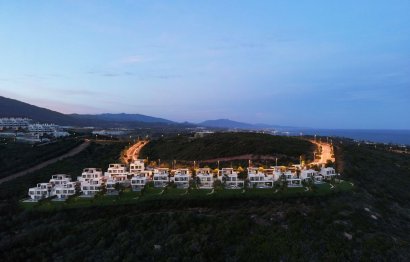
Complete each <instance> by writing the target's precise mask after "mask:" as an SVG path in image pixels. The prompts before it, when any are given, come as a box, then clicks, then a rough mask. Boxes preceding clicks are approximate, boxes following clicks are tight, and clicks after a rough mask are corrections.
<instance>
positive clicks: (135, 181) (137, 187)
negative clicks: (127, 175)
mask: <svg viewBox="0 0 410 262" xmlns="http://www.w3.org/2000/svg"><path fill="white" fill-rule="evenodd" d="M146 183H147V178H146V177H145V176H140V175H136V176H134V177H133V178H131V188H132V191H141V190H142V189H143V188H144V187H145V184H146Z"/></svg>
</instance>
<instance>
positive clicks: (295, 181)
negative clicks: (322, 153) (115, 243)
mask: <svg viewBox="0 0 410 262" xmlns="http://www.w3.org/2000/svg"><path fill="white" fill-rule="evenodd" d="M214 171H215V170H212V169H210V168H198V169H196V170H195V175H194V176H193V175H192V172H191V170H190V169H188V168H180V169H175V170H170V169H168V168H155V169H152V168H146V167H145V164H144V160H141V159H138V160H135V161H134V162H132V163H131V164H130V165H129V167H127V166H126V165H124V164H110V165H109V167H108V170H107V172H105V173H103V171H102V170H101V169H100V168H85V169H84V170H83V172H82V174H81V176H79V177H78V178H77V181H75V182H73V181H71V177H69V176H67V175H64V174H59V175H53V176H52V178H51V179H50V181H49V182H48V183H39V184H37V186H36V187H33V188H30V189H29V191H28V194H29V196H30V199H31V201H38V200H40V199H44V198H48V197H55V199H56V200H65V199H67V198H68V197H70V196H72V195H74V194H76V193H80V194H81V196H82V197H93V196H95V195H96V194H97V193H99V192H102V193H105V194H108V195H115V194H118V186H119V185H121V186H124V187H131V188H132V190H133V191H141V190H142V189H143V188H144V187H145V186H146V184H147V183H148V182H151V181H152V184H153V186H154V187H156V188H164V187H166V186H167V185H169V184H170V183H173V184H174V185H175V187H177V188H181V189H187V188H188V187H189V186H190V182H191V181H195V184H196V186H197V187H198V188H199V189H212V188H213V187H214V183H215V182H216V181H219V182H220V183H221V184H222V185H223V186H224V187H225V188H228V189H238V188H243V187H244V186H245V183H247V185H248V186H249V187H252V188H272V187H273V186H274V183H275V182H277V181H281V182H282V183H286V184H287V186H288V187H301V186H302V181H311V182H313V183H323V182H324V181H325V180H330V179H332V178H333V177H335V176H337V175H338V174H337V173H336V172H335V169H334V168H331V167H322V168H321V170H320V171H316V170H313V169H307V168H303V167H301V166H300V165H297V166H292V167H283V166H273V167H271V168H269V169H266V168H265V169H263V168H258V167H248V170H247V171H248V172H247V179H246V180H243V179H240V178H239V177H238V171H236V170H234V169H233V168H222V169H220V170H219V169H218V170H216V172H214Z"/></svg>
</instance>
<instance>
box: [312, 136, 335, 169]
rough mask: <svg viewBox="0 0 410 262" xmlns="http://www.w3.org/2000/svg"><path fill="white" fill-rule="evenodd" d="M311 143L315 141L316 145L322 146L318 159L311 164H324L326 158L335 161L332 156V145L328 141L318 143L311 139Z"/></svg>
mask: <svg viewBox="0 0 410 262" xmlns="http://www.w3.org/2000/svg"><path fill="white" fill-rule="evenodd" d="M311 142H312V143H315V144H316V145H317V146H318V147H322V154H321V155H320V160H319V161H315V162H313V163H312V164H319V165H320V164H326V162H327V161H328V160H330V161H332V162H335V158H334V157H332V153H333V149H332V145H331V144H329V143H319V142H315V141H311Z"/></svg>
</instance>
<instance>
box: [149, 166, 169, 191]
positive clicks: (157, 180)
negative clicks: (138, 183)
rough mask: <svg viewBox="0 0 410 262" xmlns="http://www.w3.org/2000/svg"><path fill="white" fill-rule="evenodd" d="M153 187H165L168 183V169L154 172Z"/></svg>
mask: <svg viewBox="0 0 410 262" xmlns="http://www.w3.org/2000/svg"><path fill="white" fill-rule="evenodd" d="M153 181H154V187H165V186H167V185H168V183H169V169H168V168H158V169H155V170H154V175H153Z"/></svg>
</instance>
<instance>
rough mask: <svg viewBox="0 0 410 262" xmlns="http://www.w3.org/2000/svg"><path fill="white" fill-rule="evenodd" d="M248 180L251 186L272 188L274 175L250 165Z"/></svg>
mask: <svg viewBox="0 0 410 262" xmlns="http://www.w3.org/2000/svg"><path fill="white" fill-rule="evenodd" d="M248 180H249V186H250V187H251V188H253V187H256V188H272V187H273V182H274V175H273V174H272V175H266V174H265V173H264V172H263V171H261V170H259V168H257V167H248Z"/></svg>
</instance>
